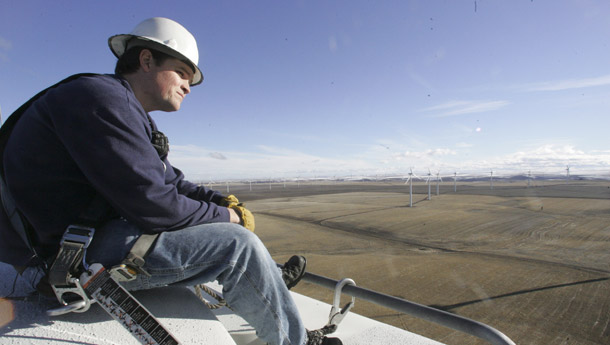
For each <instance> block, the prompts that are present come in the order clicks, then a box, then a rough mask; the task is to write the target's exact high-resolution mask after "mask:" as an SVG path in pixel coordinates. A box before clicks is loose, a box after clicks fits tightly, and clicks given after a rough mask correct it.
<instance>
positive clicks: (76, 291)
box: [47, 277, 93, 316]
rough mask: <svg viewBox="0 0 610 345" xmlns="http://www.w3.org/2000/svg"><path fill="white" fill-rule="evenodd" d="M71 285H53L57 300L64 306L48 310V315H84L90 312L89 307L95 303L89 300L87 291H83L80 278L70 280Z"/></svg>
mask: <svg viewBox="0 0 610 345" xmlns="http://www.w3.org/2000/svg"><path fill="white" fill-rule="evenodd" d="M70 284H72V285H65V286H56V285H51V288H53V292H54V293H55V296H57V300H58V301H59V302H60V303H61V304H62V306H60V307H58V308H54V309H49V310H47V315H49V316H57V315H62V314H66V313H70V312H75V313H84V312H86V311H87V310H89V307H90V306H91V303H93V302H92V301H91V299H89V297H88V296H87V294H86V293H85V290H83V287H82V285H81V284H80V281H79V280H78V278H75V277H72V278H70Z"/></svg>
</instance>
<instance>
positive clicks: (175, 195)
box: [53, 77, 229, 232]
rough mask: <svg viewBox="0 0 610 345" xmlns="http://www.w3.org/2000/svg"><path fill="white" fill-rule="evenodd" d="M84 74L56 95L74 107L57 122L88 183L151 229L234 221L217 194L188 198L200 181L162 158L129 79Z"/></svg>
mask: <svg viewBox="0 0 610 345" xmlns="http://www.w3.org/2000/svg"><path fill="white" fill-rule="evenodd" d="M81 79H83V80H81V81H80V82H75V83H70V84H69V87H70V88H73V89H74V90H67V91H68V92H62V93H59V94H58V95H57V99H56V100H55V101H57V102H66V104H71V106H69V107H64V112H63V113H62V114H55V115H54V119H53V121H54V123H53V125H54V126H55V130H56V132H57V135H58V136H59V138H60V140H61V141H62V143H63V145H64V146H65V147H66V149H67V151H68V152H69V154H70V155H71V156H72V158H73V159H74V161H75V163H76V164H77V166H78V167H79V169H80V170H81V172H82V173H83V175H84V176H85V177H86V179H87V180H88V181H89V183H91V185H92V186H93V188H95V189H96V190H97V191H98V192H99V193H101V194H102V195H103V196H104V197H105V198H106V200H108V201H109V202H110V203H111V204H112V205H113V207H114V208H115V209H116V210H117V211H118V212H119V213H120V214H121V215H122V216H123V217H125V218H126V219H127V220H128V221H130V222H132V223H134V224H136V225H137V226H139V227H140V228H141V229H143V230H144V231H147V232H159V231H166V230H175V229H180V228H184V227H187V226H192V225H197V224H201V223H209V222H228V221H229V213H228V210H227V209H226V208H224V207H220V206H217V205H216V204H215V203H213V202H211V201H212V199H213V198H214V194H211V195H209V196H205V197H203V198H191V197H189V196H192V195H193V193H199V192H198V191H197V188H196V187H197V186H195V185H193V184H191V183H190V182H187V181H184V179H183V175H182V173H181V172H179V170H174V168H173V167H171V165H170V164H167V163H166V164H164V162H163V161H161V159H159V156H158V154H157V152H156V150H155V149H154V147H153V146H152V145H151V143H150V140H151V136H152V133H151V127H150V123H149V121H148V116H147V114H146V113H145V112H144V110H143V109H142V107H141V105H140V103H139V102H138V101H137V99H136V98H135V96H134V94H133V92H132V91H131V89H130V87H129V85H128V83H127V82H126V81H124V80H117V79H115V78H112V77H105V78H91V79H90V78H81ZM70 91H73V92H70ZM70 95H78V97H69V96H70ZM168 163H169V162H168ZM193 187H195V188H193Z"/></svg>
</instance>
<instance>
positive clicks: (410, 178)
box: [405, 168, 419, 207]
mask: <svg viewBox="0 0 610 345" xmlns="http://www.w3.org/2000/svg"><path fill="white" fill-rule="evenodd" d="M413 176H415V177H417V178H419V177H418V176H417V175H415V174H414V173H413V168H410V169H409V178H407V181H405V184H407V183H408V184H409V207H413Z"/></svg>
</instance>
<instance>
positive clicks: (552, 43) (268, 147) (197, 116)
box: [0, 0, 610, 180]
mask: <svg viewBox="0 0 610 345" xmlns="http://www.w3.org/2000/svg"><path fill="white" fill-rule="evenodd" d="M0 7H1V9H0V109H1V110H2V116H3V118H5V117H7V116H8V115H9V114H10V113H11V112H12V111H14V110H15V109H16V108H17V107H18V106H19V105H20V104H21V103H23V102H25V101H26V100H27V99H28V98H29V97H31V96H32V95H34V94H35V93H36V92H38V91H39V90H41V89H43V88H45V87H47V86H49V85H51V84H53V83H55V82H56V81H58V80H60V79H62V78H64V77H66V76H68V75H71V74H74V73H80V72H98V73H110V72H112V70H113V69H114V63H115V58H114V56H113V55H112V53H111V52H110V50H109V49H108V46H107V39H108V37H109V36H111V35H114V34H119V33H129V32H130V31H131V30H132V29H133V27H135V26H136V25H137V23H139V22H140V21H141V20H143V19H146V18H149V17H154V16H163V17H168V18H171V19H174V20H176V21H178V22H180V23H181V24H183V25H184V26H185V27H186V28H187V29H188V30H189V31H191V32H192V33H193V34H194V35H195V37H196V38H197V40H198V45H199V51H200V63H199V66H200V68H201V69H202V71H203V74H204V77H205V80H204V82H203V84H201V85H200V86H197V87H194V88H193V89H192V90H191V91H192V92H191V94H190V95H188V96H187V97H186V99H185V101H184V103H183V105H182V109H181V110H180V111H178V112H176V113H160V112H154V113H152V116H153V117H154V118H155V120H156V121H157V123H158V125H159V127H160V129H161V130H162V131H163V132H164V133H165V134H167V135H168V137H169V138H170V144H171V153H170V160H171V161H172V163H173V164H174V165H175V166H177V167H179V168H180V169H182V170H183V171H184V172H185V174H186V175H187V177H188V178H190V179H193V180H208V179H213V180H223V179H237V178H245V179H252V178H269V177H273V178H294V177H313V176H359V175H376V174H377V175H405V174H406V173H407V172H408V171H409V169H410V168H413V169H414V171H415V172H416V173H418V174H420V175H421V174H425V173H427V171H428V169H431V170H432V171H434V172H435V171H439V170H440V171H441V174H444V175H453V173H454V172H455V171H457V172H458V173H461V174H467V173H468V174H472V173H481V174H487V173H488V172H489V171H490V170H492V169H493V170H494V171H496V174H498V175H501V174H512V173H519V172H521V173H526V172H527V171H529V170H531V171H532V173H533V174H547V173H548V174H550V173H557V174H559V173H565V167H566V165H568V164H569V165H570V167H571V173H572V174H579V173H582V174H585V173H587V174H588V173H596V174H603V175H605V176H607V177H610V145H609V144H610V140H608V132H609V131H610V118H609V114H610V2H607V1H588V0H563V1H555V0H533V1H532V0H513V1H495V0H494V1H491V0H487V1H486V0H478V1H472V0H463V1H462V0H452V1H449V0H446V1H440V0H427V1H424V0H420V1H361V0H357V1H192V2H191V1H182V2H170V1H73V2H69V1H53V2H50V1H27V0H24V1H3V3H2V5H0Z"/></svg>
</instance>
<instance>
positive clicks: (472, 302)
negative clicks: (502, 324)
mask: <svg viewBox="0 0 610 345" xmlns="http://www.w3.org/2000/svg"><path fill="white" fill-rule="evenodd" d="M606 280H610V277H605V278H597V279H589V280H583V281H579V282H573V283H565V284H556V285H550V286H544V287H539V288H534V289H527V290H519V291H515V292H511V293H506V294H502V295H497V296H492V297H488V298H483V299H477V300H472V301H467V302H462V303H456V304H450V305H431V306H430V307H432V308H436V309H440V310H444V311H451V310H452V309H456V308H460V307H465V306H467V305H471V304H476V303H481V302H485V301H491V300H494V299H499V298H504V297H511V296H517V295H523V294H527V293H530V292H538V291H544V290H551V289H557V288H562V287H567V286H574V285H582V284H590V283H597V282H602V281H606Z"/></svg>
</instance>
